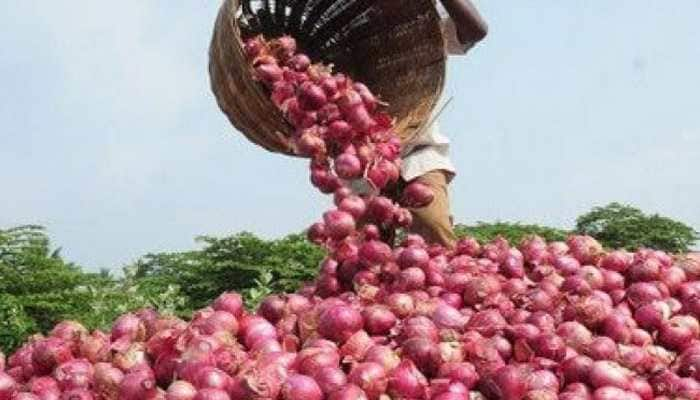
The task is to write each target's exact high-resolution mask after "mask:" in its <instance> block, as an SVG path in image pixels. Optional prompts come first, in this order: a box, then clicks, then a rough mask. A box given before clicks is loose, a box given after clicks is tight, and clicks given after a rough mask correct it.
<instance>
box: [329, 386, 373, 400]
mask: <svg viewBox="0 0 700 400" xmlns="http://www.w3.org/2000/svg"><path fill="white" fill-rule="evenodd" d="M328 400H368V398H367V395H366V394H365V392H364V390H362V389H361V388H360V387H359V386H357V385H353V384H349V385H346V386H345V387H343V388H341V389H339V390H336V391H335V392H333V393H331V394H330V396H328Z"/></svg>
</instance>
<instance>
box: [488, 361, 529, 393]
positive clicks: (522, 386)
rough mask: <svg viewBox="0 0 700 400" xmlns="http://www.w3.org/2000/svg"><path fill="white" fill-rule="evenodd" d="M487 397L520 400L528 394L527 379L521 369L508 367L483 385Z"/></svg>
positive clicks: (489, 378)
mask: <svg viewBox="0 0 700 400" xmlns="http://www.w3.org/2000/svg"><path fill="white" fill-rule="evenodd" d="M481 391H482V392H483V393H485V394H486V396H487V397H489V398H493V399H502V400H520V399H522V398H524V397H525V394H526V393H527V379H526V377H525V375H524V374H523V372H522V371H521V370H520V368H518V367H515V366H512V365H507V366H505V367H503V368H501V369H499V370H498V371H496V373H495V374H494V375H493V376H490V377H488V378H487V379H486V380H485V381H484V383H483V384H482V385H481Z"/></svg>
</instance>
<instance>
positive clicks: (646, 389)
mask: <svg viewBox="0 0 700 400" xmlns="http://www.w3.org/2000/svg"><path fill="white" fill-rule="evenodd" d="M629 390H630V392H633V393H636V394H637V395H639V397H640V398H641V399H642V400H652V399H653V398H654V389H652V387H651V385H650V384H649V382H648V381H647V380H646V379H643V378H640V377H635V378H632V380H631V381H630V388H629Z"/></svg>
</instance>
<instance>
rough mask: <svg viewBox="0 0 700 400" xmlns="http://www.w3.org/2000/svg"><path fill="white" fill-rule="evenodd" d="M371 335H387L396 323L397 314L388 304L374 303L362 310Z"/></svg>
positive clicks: (366, 326) (366, 327)
mask: <svg viewBox="0 0 700 400" xmlns="http://www.w3.org/2000/svg"><path fill="white" fill-rule="evenodd" d="M362 316H363V318H364V320H365V329H366V330H367V332H369V334H370V335H386V334H388V333H389V331H390V330H391V328H393V327H394V325H396V316H395V315H394V313H392V312H391V310H389V308H388V307H386V306H381V305H374V306H369V307H367V308H365V309H364V310H363V311H362Z"/></svg>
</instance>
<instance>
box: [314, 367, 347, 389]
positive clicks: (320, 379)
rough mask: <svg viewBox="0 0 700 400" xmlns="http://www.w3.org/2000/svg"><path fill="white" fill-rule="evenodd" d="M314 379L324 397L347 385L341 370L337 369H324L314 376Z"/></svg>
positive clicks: (345, 377)
mask: <svg viewBox="0 0 700 400" xmlns="http://www.w3.org/2000/svg"><path fill="white" fill-rule="evenodd" d="M314 379H315V380H316V383H317V384H318V386H319V388H320V389H321V391H322V392H323V393H324V394H325V395H330V394H331V393H333V392H335V391H337V390H339V389H341V388H342V387H344V386H345V385H347V382H348V379H347V376H346V375H345V373H344V372H343V370H341V369H340V368H338V367H324V368H321V369H320V370H318V371H317V372H316V373H315V374H314Z"/></svg>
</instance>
